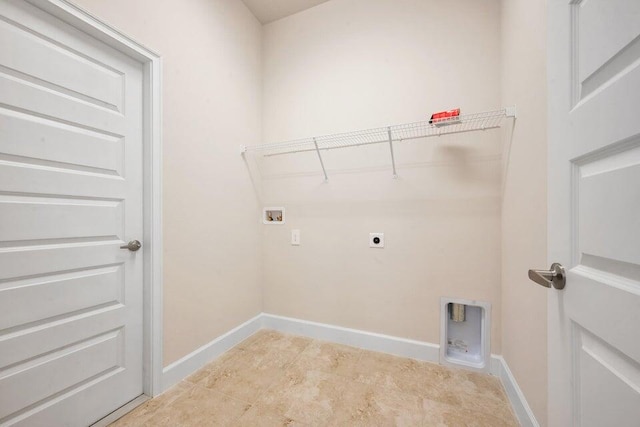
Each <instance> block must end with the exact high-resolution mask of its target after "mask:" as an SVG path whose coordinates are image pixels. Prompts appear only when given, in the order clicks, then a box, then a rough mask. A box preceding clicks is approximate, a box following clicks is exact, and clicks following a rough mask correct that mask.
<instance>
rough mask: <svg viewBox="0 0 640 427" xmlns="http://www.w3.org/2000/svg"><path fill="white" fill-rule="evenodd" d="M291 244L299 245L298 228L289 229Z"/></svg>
mask: <svg viewBox="0 0 640 427" xmlns="http://www.w3.org/2000/svg"><path fill="white" fill-rule="evenodd" d="M291 245H293V246H300V230H291Z"/></svg>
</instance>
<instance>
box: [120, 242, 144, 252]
mask: <svg viewBox="0 0 640 427" xmlns="http://www.w3.org/2000/svg"><path fill="white" fill-rule="evenodd" d="M141 247H142V243H140V241H139V240H132V241H130V242H129V243H127V244H126V245H124V246H120V249H129V250H130V251H131V252H135V251H137V250H138V249H140V248H141Z"/></svg>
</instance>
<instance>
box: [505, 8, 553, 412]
mask: <svg viewBox="0 0 640 427" xmlns="http://www.w3.org/2000/svg"><path fill="white" fill-rule="evenodd" d="M545 25H546V3H545V1H544V0H536V1H531V0H505V1H503V4H502V58H503V67H502V96H503V102H504V103H505V104H517V106H518V120H517V122H516V125H515V128H514V132H513V139H512V140H511V148H510V153H509V155H508V157H506V159H505V160H506V161H507V169H506V170H507V173H506V181H505V192H504V200H503V204H502V322H503V323H502V331H503V335H502V351H503V355H504V358H505V360H506V361H507V363H508V365H509V367H510V368H511V371H512V372H513V374H514V375H515V377H516V380H517V382H518V384H519V385H520V387H521V388H522V391H523V392H524V394H525V396H526V398H527V401H528V402H529V404H530V406H531V408H532V409H533V412H534V413H535V416H536V418H537V420H538V422H539V423H540V424H541V425H546V424H547V292H548V291H547V290H546V289H544V288H542V287H541V286H538V285H536V284H535V283H533V282H531V281H529V279H528V278H527V270H528V269H529V268H544V267H545V266H547V249H546V248H547V222H546V220H547V192H546V185H547V167H546V165H547V133H546V132H547V131H546V123H547V121H546V117H547V109H546V50H545V44H546V38H545V35H546V28H545Z"/></svg>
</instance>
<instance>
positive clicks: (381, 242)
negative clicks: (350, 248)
mask: <svg viewBox="0 0 640 427" xmlns="http://www.w3.org/2000/svg"><path fill="white" fill-rule="evenodd" d="M376 238H378V239H379V241H378V243H376V242H375V240H376ZM369 247H370V248H384V233H369Z"/></svg>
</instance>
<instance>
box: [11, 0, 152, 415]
mask: <svg viewBox="0 0 640 427" xmlns="http://www.w3.org/2000/svg"><path fill="white" fill-rule="evenodd" d="M142 78H143V76H142V68H141V65H140V64H139V63H137V62H135V61H133V60H131V59H129V58H128V57H126V56H124V55H122V54H121V53H118V52H117V51H115V50H113V49H111V48H110V47H108V46H107V45H105V44H103V43H101V42H99V41H97V40H96V39H93V38H91V37H89V36H88V35H86V34H85V33H83V32H81V31H79V30H77V29H75V28H73V27H71V26H70V25H68V24H65V23H63V22H62V21H60V20H58V19H56V18H54V17H52V16H51V15H49V14H47V13H45V12H43V11H41V10H39V9H37V8H35V7H34V6H31V5H30V4H28V3H26V2H24V1H20V0H0V425H14V424H15V425H25V426H56V427H57V426H86V425H88V424H91V423H92V422H94V421H96V420H97V419H99V418H101V417H103V416H105V415H106V414H108V413H109V412H111V411H113V410H115V409H117V408H118V407H120V406H122V405H124V404H125V403H127V402H128V401H130V400H132V399H134V398H136V397H137V396H139V395H141V394H142V379H143V372H142V290H143V288H142V286H143V277H142V275H143V270H142V263H143V257H142V255H143V251H144V247H143V248H142V249H141V250H139V251H137V252H132V251H129V250H127V249H120V246H121V245H124V244H125V242H128V241H129V240H131V239H141V238H142V231H143V223H142V172H143V171H142V96H143V93H142V92H143V90H142Z"/></svg>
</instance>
